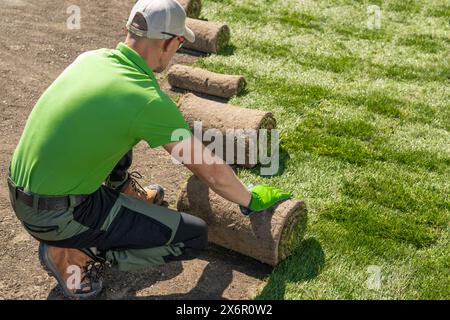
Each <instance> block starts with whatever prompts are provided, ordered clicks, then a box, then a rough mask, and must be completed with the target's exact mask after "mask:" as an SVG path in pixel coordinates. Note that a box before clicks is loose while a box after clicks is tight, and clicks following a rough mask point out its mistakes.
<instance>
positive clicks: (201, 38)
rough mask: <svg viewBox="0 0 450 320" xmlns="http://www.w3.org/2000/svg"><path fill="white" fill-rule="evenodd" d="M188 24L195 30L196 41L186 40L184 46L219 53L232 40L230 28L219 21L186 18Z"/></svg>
mask: <svg viewBox="0 0 450 320" xmlns="http://www.w3.org/2000/svg"><path fill="white" fill-rule="evenodd" d="M186 25H187V26H188V27H189V28H190V29H191V30H192V31H193V32H194V34H195V41H194V42H193V43H191V42H189V41H186V42H185V44H184V47H185V48H187V49H191V50H196V51H200V52H206V53H218V52H220V51H221V50H222V49H224V48H225V47H226V46H228V43H229V42H230V28H229V27H228V26H227V25H226V24H224V23H219V22H210V21H203V20H196V19H190V18H187V19H186Z"/></svg>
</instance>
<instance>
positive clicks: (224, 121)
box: [178, 93, 276, 168]
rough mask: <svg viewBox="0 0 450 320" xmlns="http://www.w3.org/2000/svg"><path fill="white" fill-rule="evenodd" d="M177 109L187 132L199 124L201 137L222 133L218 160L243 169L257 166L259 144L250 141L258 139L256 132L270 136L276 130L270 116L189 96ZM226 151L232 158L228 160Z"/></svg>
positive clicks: (274, 122)
mask: <svg viewBox="0 0 450 320" xmlns="http://www.w3.org/2000/svg"><path fill="white" fill-rule="evenodd" d="M178 107H179V108H180V111H181V112H182V114H183V116H184V118H185V119H186V121H187V123H188V124H189V126H190V127H191V129H193V128H194V122H195V121H201V124H202V132H203V133H204V132H205V131H207V130H210V129H215V130H216V131H217V130H218V131H220V132H221V133H222V135H223V140H224V141H223V144H222V145H223V148H222V149H221V154H220V155H219V156H221V157H222V159H223V160H226V161H227V163H229V164H238V165H242V166H244V167H247V168H253V167H254V166H255V165H256V164H257V163H258V153H259V150H258V145H259V141H258V140H257V139H254V138H255V136H256V138H258V136H259V129H267V130H268V133H270V129H275V128H276V121H275V118H274V117H273V115H272V113H270V112H266V111H260V110H253V109H246V108H241V107H236V106H233V105H230V104H225V103H220V102H216V101H212V100H208V99H203V98H199V97H197V96H196V95H194V94H192V93H188V94H186V95H184V96H183V97H182V98H181V99H180V101H179V102H178ZM232 129H238V130H232ZM239 129H240V130H239ZM228 130H231V131H228ZM227 147H228V148H231V147H233V150H229V149H228V150H227ZM239 150H240V151H239ZM230 151H232V152H233V153H234V157H231V155H230ZM227 155H228V157H227Z"/></svg>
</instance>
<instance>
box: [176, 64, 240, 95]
mask: <svg viewBox="0 0 450 320" xmlns="http://www.w3.org/2000/svg"><path fill="white" fill-rule="evenodd" d="M169 83H170V85H171V86H172V87H177V88H181V89H187V90H190V91H196V92H200V93H206V94H210V95H213V96H218V97H222V98H231V97H233V96H235V95H237V94H239V93H240V92H241V91H242V90H243V89H244V88H245V84H246V83H245V79H244V77H243V76H235V75H226V74H219V73H214V72H210V71H208V70H205V69H201V68H193V67H188V66H184V65H181V64H176V65H173V66H172V67H171V68H170V70H169Z"/></svg>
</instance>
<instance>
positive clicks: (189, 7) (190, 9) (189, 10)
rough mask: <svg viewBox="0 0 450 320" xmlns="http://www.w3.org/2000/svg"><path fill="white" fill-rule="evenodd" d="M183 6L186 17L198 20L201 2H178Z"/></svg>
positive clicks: (181, 0)
mask: <svg viewBox="0 0 450 320" xmlns="http://www.w3.org/2000/svg"><path fill="white" fill-rule="evenodd" d="M178 2H180V4H181V5H182V6H183V8H184V11H186V15H187V16H188V17H190V18H198V17H199V16H200V12H201V11H202V0H178Z"/></svg>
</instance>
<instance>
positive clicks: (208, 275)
mask: <svg viewBox="0 0 450 320" xmlns="http://www.w3.org/2000/svg"><path fill="white" fill-rule="evenodd" d="M133 3H134V1H130V0H116V1H106V0H105V1H87V0H78V1H77V5H78V6H79V7H80V9H81V29H80V30H69V29H68V28H67V26H66V20H67V18H68V17H69V15H70V14H68V13H67V11H66V10H67V8H68V7H69V6H70V5H72V4H73V2H68V1H48V0H41V1H25V0H0V30H1V32H0V117H1V122H0V141H1V143H0V151H1V152H0V179H1V181H4V183H1V184H0V242H1V247H0V270H1V272H0V299H61V298H62V295H61V292H60V290H59V289H58V288H57V286H56V281H55V280H54V279H53V278H51V277H49V276H47V274H46V273H45V272H44V271H43V270H42V269H41V267H40V265H39V262H38V259H37V244H38V243H37V241H36V240H34V239H32V238H31V237H30V236H29V235H28V234H27V233H26V232H25V231H24V230H23V228H22V227H21V225H20V224H19V222H18V221H17V219H16V218H15V216H14V212H13V211H12V209H11V207H10V204H9V198H8V191H7V186H6V176H7V170H8V164H9V161H10V158H11V155H12V153H13V151H14V148H15V146H16V144H17V143H18V141H19V138H20V135H21V133H22V130H23V127H24V125H25V122H26V119H27V117H28V115H29V113H30V111H31V109H32V108H33V106H34V104H35V102H36V101H37V99H38V98H39V96H40V95H41V94H42V92H43V91H44V90H45V89H46V88H47V87H48V86H49V85H50V84H51V83H52V81H53V80H54V79H55V78H56V77H57V76H58V75H59V74H60V73H61V72H62V71H63V70H64V68H65V67H67V66H68V65H69V64H70V63H71V62H72V61H73V60H74V59H75V58H76V57H77V56H78V55H79V54H80V53H82V52H84V51H88V50H93V49H98V48H102V47H108V48H113V47H115V46H116V45H117V43H118V42H119V41H122V40H123V39H124V35H125V28H124V25H125V22H126V19H127V18H128V13H129V11H130V9H131V7H132V5H133ZM195 59H197V57H196V56H195V55H191V54H187V53H186V51H183V53H180V54H177V55H176V57H175V59H174V61H173V62H174V63H183V64H190V63H192V62H194V61H195ZM158 77H159V79H160V81H161V87H162V88H163V89H164V90H166V91H167V92H168V93H169V94H170V95H171V96H173V97H175V96H176V95H177V94H178V93H177V92H173V91H170V89H169V88H170V86H169V85H168V84H167V81H166V74H161V75H158ZM132 169H133V170H138V171H139V172H141V173H142V174H143V175H144V180H145V182H156V183H159V184H162V185H163V186H164V187H165V188H166V194H167V200H168V202H169V203H170V204H171V206H173V205H174V203H175V199H176V197H177V193H178V191H179V189H180V187H181V184H182V183H183V182H184V181H185V180H186V178H187V176H188V175H189V172H187V170H185V169H184V168H181V167H180V166H177V165H175V164H173V163H172V161H171V159H170V156H169V155H167V154H166V153H165V151H164V150H163V149H160V148H158V149H153V150H152V149H150V148H148V146H147V145H146V144H144V143H140V144H138V145H137V146H136V147H135V149H134V163H133V168H132ZM270 271H271V268H270V267H269V266H267V265H264V264H261V263H259V262H257V261H255V260H253V259H250V258H247V257H244V256H241V255H238V254H236V253H233V252H231V251H227V250H225V249H222V248H219V247H217V246H214V245H210V248H209V250H208V251H206V252H205V253H204V254H203V255H202V256H200V257H199V258H198V259H195V260H192V261H186V262H182V263H180V262H177V263H170V264H167V265H164V266H160V267H153V268H149V269H146V270H143V271H138V272H127V273H122V272H117V271H113V270H109V271H108V272H107V274H106V283H105V290H104V291H103V293H102V295H101V297H100V298H103V299H248V298H251V297H252V296H254V295H255V294H256V292H257V291H258V289H259V288H260V287H261V285H263V284H264V279H265V278H266V277H267V275H268V274H269V273H270Z"/></svg>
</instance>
